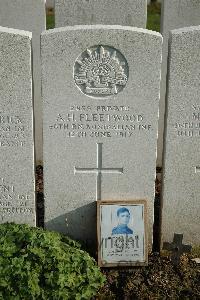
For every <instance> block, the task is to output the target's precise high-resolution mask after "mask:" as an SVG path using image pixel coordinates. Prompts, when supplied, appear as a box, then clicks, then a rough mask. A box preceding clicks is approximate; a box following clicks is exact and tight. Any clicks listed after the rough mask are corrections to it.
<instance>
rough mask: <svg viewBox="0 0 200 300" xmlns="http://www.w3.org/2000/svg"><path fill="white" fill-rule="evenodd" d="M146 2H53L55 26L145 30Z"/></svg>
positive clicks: (137, 0)
mask: <svg viewBox="0 0 200 300" xmlns="http://www.w3.org/2000/svg"><path fill="white" fill-rule="evenodd" d="M146 21H147V0H134V1H133V0H125V1H119V0H87V1H82V0H73V1H72V0H55V26H56V27H64V26H71V25H82V24H83V25H91V24H94V25H95V24H103V25H116V24H117V25H124V26H135V27H142V28H146Z"/></svg>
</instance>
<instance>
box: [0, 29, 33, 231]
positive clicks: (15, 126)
mask: <svg viewBox="0 0 200 300" xmlns="http://www.w3.org/2000/svg"><path fill="white" fill-rule="evenodd" d="M0 90H1V93H0V103H1V109H0V162H1V163H0V173H1V176H0V222H1V223H5V222H16V223H28V224H30V225H33V226H34V225H35V223H36V213H35V180H34V144H33V105H32V71H31V33H30V32H25V31H20V30H14V29H7V28H3V27H0Z"/></svg>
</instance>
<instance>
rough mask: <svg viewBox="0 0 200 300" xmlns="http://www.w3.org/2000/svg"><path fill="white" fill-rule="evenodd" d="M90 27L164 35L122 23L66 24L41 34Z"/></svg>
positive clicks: (87, 28)
mask: <svg viewBox="0 0 200 300" xmlns="http://www.w3.org/2000/svg"><path fill="white" fill-rule="evenodd" d="M89 29H102V30H122V31H132V32H140V33H145V34H149V35H153V36H158V37H160V38H163V37H162V35H161V34H160V33H159V32H157V31H152V30H148V29H144V28H139V27H132V26H122V25H102V24H98V25H74V26H66V27H59V28H55V29H49V30H44V31H43V32H42V33H41V35H42V36H43V35H51V34H54V33H59V32H64V31H67V30H68V31H76V30H89Z"/></svg>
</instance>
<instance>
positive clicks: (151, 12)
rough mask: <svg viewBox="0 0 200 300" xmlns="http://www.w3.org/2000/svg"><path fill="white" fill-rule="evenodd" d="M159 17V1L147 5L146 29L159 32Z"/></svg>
mask: <svg viewBox="0 0 200 300" xmlns="http://www.w3.org/2000/svg"><path fill="white" fill-rule="evenodd" d="M160 17H161V6H160V3H152V4H151V5H148V14H147V29H149V30H154V31H158V32H160Z"/></svg>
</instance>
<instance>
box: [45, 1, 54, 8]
mask: <svg viewBox="0 0 200 300" xmlns="http://www.w3.org/2000/svg"><path fill="white" fill-rule="evenodd" d="M54 5H55V1H54V0H46V7H47V8H54Z"/></svg>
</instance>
